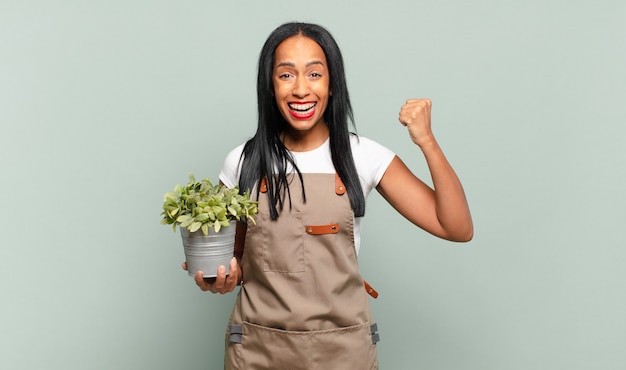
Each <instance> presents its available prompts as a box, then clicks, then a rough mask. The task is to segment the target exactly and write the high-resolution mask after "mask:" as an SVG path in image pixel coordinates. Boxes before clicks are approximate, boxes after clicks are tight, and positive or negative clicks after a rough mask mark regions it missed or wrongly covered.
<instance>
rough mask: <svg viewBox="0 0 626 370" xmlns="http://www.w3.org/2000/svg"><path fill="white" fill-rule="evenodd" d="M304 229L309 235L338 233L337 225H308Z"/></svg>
mask: <svg viewBox="0 0 626 370" xmlns="http://www.w3.org/2000/svg"><path fill="white" fill-rule="evenodd" d="M304 229H305V230H306V233H307V234H309V235H323V234H337V233H338V232H339V224H328V225H309V226H305V227H304Z"/></svg>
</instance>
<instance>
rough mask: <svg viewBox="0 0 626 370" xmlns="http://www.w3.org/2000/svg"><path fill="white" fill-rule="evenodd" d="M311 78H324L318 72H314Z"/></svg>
mask: <svg viewBox="0 0 626 370" xmlns="http://www.w3.org/2000/svg"><path fill="white" fill-rule="evenodd" d="M311 77H313V78H320V77H322V75H321V74H319V73H317V72H312V73H311Z"/></svg>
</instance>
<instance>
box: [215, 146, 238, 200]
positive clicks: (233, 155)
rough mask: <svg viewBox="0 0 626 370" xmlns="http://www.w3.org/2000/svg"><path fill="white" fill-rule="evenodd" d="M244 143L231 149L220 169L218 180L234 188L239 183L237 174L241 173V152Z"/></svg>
mask: <svg viewBox="0 0 626 370" xmlns="http://www.w3.org/2000/svg"><path fill="white" fill-rule="evenodd" d="M243 146H244V144H241V145H239V146H238V147H236V148H235V149H233V150H231V151H230V153H228V154H227V155H226V158H225V159H224V165H223V166H222V170H221V171H220V175H219V178H220V181H221V182H223V183H224V185H226V186H227V187H229V188H231V189H232V188H234V187H235V186H237V184H239V175H240V174H241V153H242V152H243Z"/></svg>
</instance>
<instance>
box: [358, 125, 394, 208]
mask: <svg viewBox="0 0 626 370" xmlns="http://www.w3.org/2000/svg"><path fill="white" fill-rule="evenodd" d="M353 156H354V162H355V164H356V167H357V172H358V173H359V177H360V180H361V186H362V187H363V191H364V195H365V197H367V196H368V195H369V192H370V191H371V190H372V189H373V188H375V187H376V186H377V185H378V183H379V182H380V180H381V179H382V178H383V175H384V174H385V171H387V167H389V164H390V163H391V161H392V160H393V158H394V157H395V156H396V154H395V153H394V152H393V151H391V150H390V149H388V148H387V147H385V146H383V145H381V144H379V143H377V142H375V141H374V140H371V139H368V138H365V137H362V136H359V138H358V141H357V142H356V143H355V142H353Z"/></svg>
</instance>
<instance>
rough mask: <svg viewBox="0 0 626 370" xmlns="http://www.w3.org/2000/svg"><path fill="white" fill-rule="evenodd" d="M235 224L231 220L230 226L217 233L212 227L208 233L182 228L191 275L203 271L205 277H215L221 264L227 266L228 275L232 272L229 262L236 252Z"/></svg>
mask: <svg viewBox="0 0 626 370" xmlns="http://www.w3.org/2000/svg"><path fill="white" fill-rule="evenodd" d="M235 224H236V221H231V222H230V226H228V227H222V228H221V229H220V231H219V232H217V233H216V232H215V230H213V228H210V229H209V234H208V235H204V234H203V233H202V231H200V230H198V231H194V232H189V230H187V229H186V228H182V227H181V228H180V234H181V236H182V238H183V248H184V250H185V260H186V261H187V271H188V272H189V276H195V275H196V272H198V271H202V272H203V274H204V277H205V278H211V277H215V276H217V268H218V267H219V266H220V265H224V266H226V274H227V275H228V274H229V273H230V271H229V270H230V263H229V262H230V260H231V259H232V258H233V255H234V252H235V230H236V229H237V228H236V226H235Z"/></svg>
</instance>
